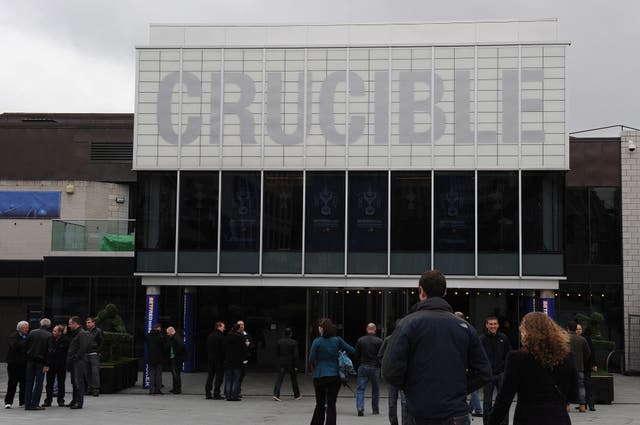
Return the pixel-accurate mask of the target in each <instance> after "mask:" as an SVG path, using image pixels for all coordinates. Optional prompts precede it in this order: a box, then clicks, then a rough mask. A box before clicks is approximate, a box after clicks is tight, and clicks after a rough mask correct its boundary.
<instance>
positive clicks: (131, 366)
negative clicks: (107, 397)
mask: <svg viewBox="0 0 640 425" xmlns="http://www.w3.org/2000/svg"><path fill="white" fill-rule="evenodd" d="M137 380H138V360H137V359H130V360H125V361H121V362H117V363H115V364H105V365H100V392H101V393H103V394H112V393H115V392H118V391H120V390H123V389H125V388H129V387H133V386H134V385H135V384H136V381H137Z"/></svg>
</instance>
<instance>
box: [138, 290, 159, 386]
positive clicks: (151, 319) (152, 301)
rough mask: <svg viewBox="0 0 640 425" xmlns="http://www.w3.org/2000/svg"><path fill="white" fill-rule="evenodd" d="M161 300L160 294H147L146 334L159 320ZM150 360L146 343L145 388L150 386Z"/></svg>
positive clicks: (143, 381)
mask: <svg viewBox="0 0 640 425" xmlns="http://www.w3.org/2000/svg"><path fill="white" fill-rule="evenodd" d="M159 301H160V294H147V298H146V304H145V305H146V306H147V312H146V315H145V326H144V329H145V331H146V334H148V333H149V332H151V329H152V328H153V324H154V323H157V322H158V317H159V308H160V305H159ZM146 334H145V335H146ZM148 360H149V353H148V349H147V344H145V345H144V377H143V380H142V386H143V388H149V384H150V376H149V363H148Z"/></svg>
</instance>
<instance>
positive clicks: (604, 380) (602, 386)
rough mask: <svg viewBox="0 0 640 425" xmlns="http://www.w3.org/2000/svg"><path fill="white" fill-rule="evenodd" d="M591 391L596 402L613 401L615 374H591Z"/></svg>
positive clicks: (609, 402) (607, 402)
mask: <svg viewBox="0 0 640 425" xmlns="http://www.w3.org/2000/svg"><path fill="white" fill-rule="evenodd" d="M591 392H592V394H593V401H594V402H595V403H596V404H611V402H612V401H613V375H600V374H594V375H591Z"/></svg>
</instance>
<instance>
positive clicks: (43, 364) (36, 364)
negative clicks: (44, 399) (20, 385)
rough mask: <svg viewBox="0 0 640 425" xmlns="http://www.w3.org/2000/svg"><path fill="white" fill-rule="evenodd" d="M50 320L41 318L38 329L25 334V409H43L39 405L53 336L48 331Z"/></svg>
mask: <svg viewBox="0 0 640 425" xmlns="http://www.w3.org/2000/svg"><path fill="white" fill-rule="evenodd" d="M50 327H51V320H49V319H42V320H41V321H40V329H35V330H33V331H31V332H30V333H29V335H28V336H27V370H26V378H25V383H26V385H25V392H24V408H25V410H44V407H41V406H40V397H41V396H42V384H43V382H44V374H45V373H46V372H47V371H48V370H49V353H50V352H51V347H52V345H53V336H52V335H51V332H49V328H50Z"/></svg>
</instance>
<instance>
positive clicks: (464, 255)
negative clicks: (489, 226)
mask: <svg viewBox="0 0 640 425" xmlns="http://www.w3.org/2000/svg"><path fill="white" fill-rule="evenodd" d="M434 183H435V184H434V186H435V193H434V211H435V218H434V219H435V222H434V227H435V235H434V237H435V241H434V243H435V248H434V249H435V252H434V262H435V267H436V268H438V269H440V270H441V271H442V272H443V273H445V274H451V275H473V274H475V256H474V249H475V228H474V224H475V223H474V222H475V220H474V216H475V206H474V195H473V194H474V174H473V172H442V173H436V174H435V182H434Z"/></svg>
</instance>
